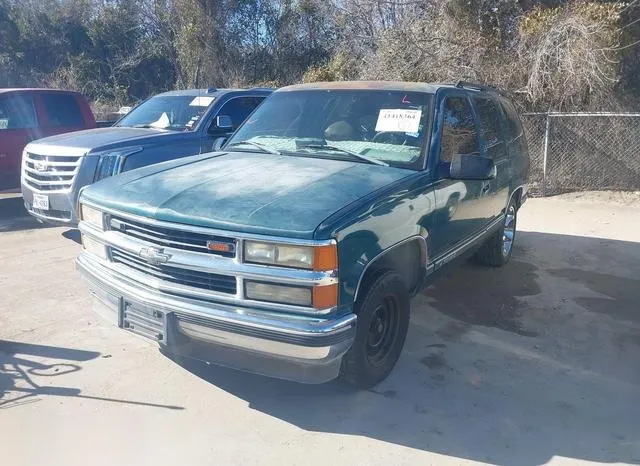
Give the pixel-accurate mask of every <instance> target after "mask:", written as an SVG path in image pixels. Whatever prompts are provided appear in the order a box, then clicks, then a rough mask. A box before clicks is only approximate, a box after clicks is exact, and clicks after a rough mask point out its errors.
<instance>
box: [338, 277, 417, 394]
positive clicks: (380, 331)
mask: <svg viewBox="0 0 640 466" xmlns="http://www.w3.org/2000/svg"><path fill="white" fill-rule="evenodd" d="M356 314H357V315H358V323H357V329H356V337H355V339H354V342H353V345H352V346H351V348H350V349H349V351H348V352H347V354H345V356H344V358H343V359H342V366H341V368H340V377H342V379H344V380H346V381H347V382H349V383H350V384H352V385H355V386H357V387H359V388H362V389H367V388H371V387H373V386H374V385H376V384H378V383H380V382H381V381H383V380H384V379H385V378H386V377H387V376H388V375H389V373H390V372H391V370H392V369H393V367H394V366H395V364H396V362H397V361H398V358H399V357H400V353H401V352H402V347H403V346H404V340H405V338H406V336H407V330H408V329H409V293H408V292H407V288H406V286H405V284H404V281H403V280H402V278H401V277H400V276H399V275H398V274H397V273H396V272H393V271H387V272H384V273H382V274H380V275H379V276H378V277H377V278H376V279H375V280H373V282H372V283H371V285H370V286H369V287H368V288H367V289H366V291H365V294H364V296H363V298H362V299H361V300H358V303H357V304H356Z"/></svg>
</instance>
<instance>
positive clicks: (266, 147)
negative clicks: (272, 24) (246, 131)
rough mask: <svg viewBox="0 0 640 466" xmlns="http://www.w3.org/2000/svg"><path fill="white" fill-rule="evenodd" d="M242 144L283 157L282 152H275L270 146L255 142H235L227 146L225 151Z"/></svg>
mask: <svg viewBox="0 0 640 466" xmlns="http://www.w3.org/2000/svg"><path fill="white" fill-rule="evenodd" d="M242 144H245V145H248V146H253V147H257V148H258V149H260V150H261V151H262V152H266V153H268V154H275V155H282V152H280V151H279V150H275V149H272V148H271V147H269V146H266V145H264V144H260V143H259V142H255V141H238V142H233V143H231V144H229V145H227V146H226V147H225V149H227V148H229V147H235V146H240V145H242Z"/></svg>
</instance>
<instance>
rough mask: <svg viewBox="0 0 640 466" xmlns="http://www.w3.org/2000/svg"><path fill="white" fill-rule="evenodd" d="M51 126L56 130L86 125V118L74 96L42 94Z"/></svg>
mask: <svg viewBox="0 0 640 466" xmlns="http://www.w3.org/2000/svg"><path fill="white" fill-rule="evenodd" d="M42 102H43V103H44V108H45V111H46V112H47V117H48V118H49V125H50V126H52V127H54V128H73V127H81V126H83V125H84V117H83V116H82V111H81V110H80V107H79V106H78V102H76V99H75V97H74V96H72V95H69V94H42Z"/></svg>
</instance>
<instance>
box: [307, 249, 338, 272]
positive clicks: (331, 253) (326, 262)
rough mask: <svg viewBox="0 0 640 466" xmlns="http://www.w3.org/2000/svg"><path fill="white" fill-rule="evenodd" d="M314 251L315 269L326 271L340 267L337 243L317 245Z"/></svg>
mask: <svg viewBox="0 0 640 466" xmlns="http://www.w3.org/2000/svg"><path fill="white" fill-rule="evenodd" d="M313 253H314V254H313V270H317V271H324V270H335V269H337V268H338V248H337V247H336V245H335V244H328V245H326V246H316V247H315V248H314V251H313Z"/></svg>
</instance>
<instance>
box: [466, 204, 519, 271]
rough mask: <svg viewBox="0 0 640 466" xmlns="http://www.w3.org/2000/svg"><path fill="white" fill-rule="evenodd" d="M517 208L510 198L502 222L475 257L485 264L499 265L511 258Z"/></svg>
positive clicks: (514, 238)
mask: <svg viewBox="0 0 640 466" xmlns="http://www.w3.org/2000/svg"><path fill="white" fill-rule="evenodd" d="M517 220H518V208H517V206H516V202H515V200H513V199H512V200H511V201H510V202H509V205H508V206H507V209H506V211H505V216H504V222H503V224H502V226H501V227H500V229H499V230H498V231H496V232H495V233H494V234H493V235H492V236H491V237H490V238H489V239H488V240H487V242H486V243H485V244H484V245H483V246H482V247H481V248H480V250H479V251H478V252H477V253H476V259H477V260H478V261H479V262H480V263H482V264H485V265H491V266H493V267H500V266H502V265H504V264H506V263H507V262H509V259H510V258H511V253H512V252H513V245H514V242H515V240H516V223H517Z"/></svg>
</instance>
